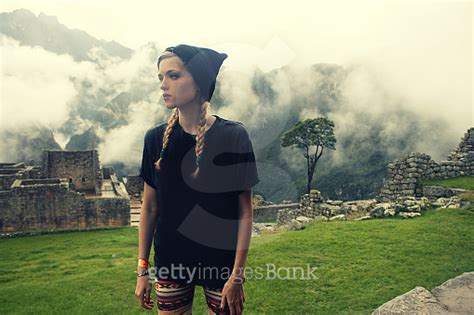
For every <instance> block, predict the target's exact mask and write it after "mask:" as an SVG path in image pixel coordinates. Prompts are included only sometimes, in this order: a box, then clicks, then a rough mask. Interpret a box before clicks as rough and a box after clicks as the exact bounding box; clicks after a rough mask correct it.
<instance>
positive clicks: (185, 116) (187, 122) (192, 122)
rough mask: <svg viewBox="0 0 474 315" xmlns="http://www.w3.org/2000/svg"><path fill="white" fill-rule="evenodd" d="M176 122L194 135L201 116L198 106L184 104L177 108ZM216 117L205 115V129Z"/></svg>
mask: <svg viewBox="0 0 474 315" xmlns="http://www.w3.org/2000/svg"><path fill="white" fill-rule="evenodd" d="M178 110H179V119H178V124H180V125H181V128H183V130H184V131H185V132H187V133H189V134H192V135H196V134H197V131H198V128H199V118H200V116H201V108H200V106H186V107H185V108H179V109H178ZM215 120H216V117H214V116H212V115H209V114H208V115H207V116H206V128H205V129H206V130H207V129H209V127H210V126H211V125H212V124H213V123H214V121H215Z"/></svg>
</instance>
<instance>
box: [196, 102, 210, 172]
mask: <svg viewBox="0 0 474 315" xmlns="http://www.w3.org/2000/svg"><path fill="white" fill-rule="evenodd" d="M210 105H211V104H210V103H209V101H205V102H203V103H202V104H201V116H200V117H199V127H198V132H197V135H196V150H195V151H196V169H195V171H194V172H193V173H192V176H193V177H194V178H196V177H197V176H198V175H199V161H200V160H201V156H202V152H203V150H204V135H205V134H206V131H207V130H206V117H207V110H208V108H209V106H210Z"/></svg>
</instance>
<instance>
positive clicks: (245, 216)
mask: <svg viewBox="0 0 474 315" xmlns="http://www.w3.org/2000/svg"><path fill="white" fill-rule="evenodd" d="M252 221H253V208H252V189H248V190H244V191H243V192H242V193H240V194H239V231H238V239H237V249H236V254H235V260H234V268H233V270H232V274H231V275H230V278H229V280H227V282H226V284H225V285H224V288H223V290H222V299H221V305H220V307H221V309H225V307H226V305H228V306H229V309H230V310H231V314H241V313H242V311H243V309H244V303H245V293H244V289H243V286H242V281H241V279H242V278H241V277H243V276H244V268H245V261H246V259H247V254H248V250H249V245H250V239H251V237H252Z"/></svg>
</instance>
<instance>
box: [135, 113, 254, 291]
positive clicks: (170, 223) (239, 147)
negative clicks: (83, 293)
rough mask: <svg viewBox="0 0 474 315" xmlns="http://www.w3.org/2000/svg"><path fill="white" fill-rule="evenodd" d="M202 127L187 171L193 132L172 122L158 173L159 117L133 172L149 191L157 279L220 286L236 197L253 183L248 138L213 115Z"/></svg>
mask: <svg viewBox="0 0 474 315" xmlns="http://www.w3.org/2000/svg"><path fill="white" fill-rule="evenodd" d="M213 116H215V117H216V120H215V121H214V123H213V124H212V125H211V127H210V128H209V129H208V130H207V132H206V134H205V138H204V148H203V153H202V156H201V159H200V161H199V167H200V170H199V177H198V178H197V179H194V178H192V177H191V173H192V172H193V171H194V169H195V160H196V158H195V145H196V140H195V138H194V136H193V135H191V134H189V133H187V132H185V131H184V130H183V129H182V127H181V125H180V124H179V122H177V123H176V124H175V125H174V127H173V130H172V132H171V135H170V139H169V142H168V148H167V150H166V154H165V156H164V158H163V160H162V161H161V171H156V170H155V169H154V165H153V163H154V162H155V161H156V160H158V158H159V156H160V152H161V149H162V140H163V134H164V131H165V129H166V125H167V124H166V123H164V124H161V125H159V126H157V127H154V128H151V129H149V130H148V131H147V132H146V135H145V140H144V147H143V157H142V165H141V169H140V176H141V177H142V178H143V180H144V181H145V182H147V183H148V185H150V186H152V187H153V188H155V189H156V191H157V196H158V197H157V198H158V200H157V202H158V215H157V222H156V230H155V234H154V249H155V257H154V262H155V270H156V272H157V274H156V276H157V277H158V278H160V279H168V280H174V281H176V282H181V283H193V284H198V285H205V286H210V287H212V286H214V287H222V286H223V285H224V283H225V282H226V281H227V279H228V277H229V276H230V273H231V272H232V268H233V266H234V259H235V249H236V246H237V236H238V225H239V222H238V219H239V199H238V195H239V194H240V193H241V192H242V191H244V190H246V189H250V188H251V187H252V186H254V185H255V184H257V183H258V182H259V177H258V172H257V166H256V162H255V155H254V152H253V147H252V142H251V140H250V138H249V135H248V133H247V130H246V129H245V127H244V125H243V124H242V123H240V122H237V121H232V120H227V119H224V118H221V117H219V116H217V115H213Z"/></svg>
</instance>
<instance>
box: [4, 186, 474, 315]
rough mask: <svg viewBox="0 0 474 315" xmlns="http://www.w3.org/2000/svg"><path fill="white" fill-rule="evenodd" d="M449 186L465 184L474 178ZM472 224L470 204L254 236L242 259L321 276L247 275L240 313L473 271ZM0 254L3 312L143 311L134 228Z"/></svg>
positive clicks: (20, 243)
mask: <svg viewBox="0 0 474 315" xmlns="http://www.w3.org/2000/svg"><path fill="white" fill-rule="evenodd" d="M449 185H451V186H456V185H457V186H463V187H469V188H472V187H474V177H470V178H467V179H464V178H461V179H459V180H458V181H456V180H454V181H452V182H451V183H450V184H449ZM473 223H474V206H470V207H469V208H465V209H430V210H429V211H427V212H426V213H425V214H424V215H423V216H422V217H419V218H416V219H411V220H402V219H399V218H390V219H378V220H369V221H361V222H351V221H348V222H318V223H314V224H310V225H308V226H307V228H306V229H305V230H302V231H290V232H285V233H281V234H278V235H264V236H261V237H257V238H253V239H252V247H251V251H250V253H249V257H248V261H247V266H249V267H253V268H256V267H265V264H274V265H275V266H276V267H277V268H279V267H294V266H301V267H306V264H310V266H312V267H318V271H317V272H316V274H317V276H318V279H315V280H275V279H274V280H265V279H261V280H257V279H254V278H249V280H248V282H246V285H245V292H246V297H247V303H246V305H245V307H246V313H248V314H261V313H269V314H275V313H279V314H281V313H312V314H325V313H332V314H334V313H343V314H354V313H361V314H369V313H370V312H371V311H372V310H373V309H374V308H376V307H378V306H379V305H381V304H383V303H384V302H386V301H388V300H390V299H392V298H393V297H395V296H397V295H399V294H402V293H405V292H406V291H408V290H411V289H413V288H414V287H415V286H418V285H419V286H424V287H426V288H427V289H432V288H433V287H435V286H438V285H439V284H441V283H442V282H444V281H445V280H447V279H449V278H452V277H455V276H457V275H459V274H461V273H463V272H465V271H473V270H474V232H473V229H472V226H473ZM0 252H1V258H0V284H1V285H0V313H2V314H6V313H40V314H51V313H61V314H63V313H66V312H67V313H74V314H83V313H95V314H111V313H121V314H122V313H125V314H137V313H140V312H147V311H145V310H141V309H140V307H139V306H138V304H137V302H136V300H135V298H134V295H133V294H134V290H135V275H134V274H133V270H135V264H136V261H135V257H136V253H137V228H132V227H126V228H120V229H116V230H108V231H98V232H83V233H81V232H76V233H68V234H57V235H40V236H31V237H22V238H16V239H9V240H1V241H0ZM152 256H153V253H152V255H151V257H152ZM285 274H286V273H285V272H284V270H283V271H281V273H280V275H281V276H284V275H285ZM195 297H196V301H195V306H194V311H195V313H196V314H207V312H206V311H205V309H206V307H205V302H204V297H203V292H202V288H201V287H196V292H195ZM155 312H156V309H155ZM155 312H154V313H155Z"/></svg>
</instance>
